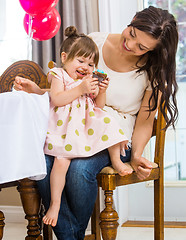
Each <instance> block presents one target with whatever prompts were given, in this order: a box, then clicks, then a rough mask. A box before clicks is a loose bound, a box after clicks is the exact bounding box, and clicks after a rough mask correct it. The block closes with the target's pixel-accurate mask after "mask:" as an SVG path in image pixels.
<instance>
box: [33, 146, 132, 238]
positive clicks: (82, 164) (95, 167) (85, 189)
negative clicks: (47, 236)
mask: <svg viewBox="0 0 186 240" xmlns="http://www.w3.org/2000/svg"><path fill="white" fill-rule="evenodd" d="M130 155H131V150H130V149H129V150H127V151H126V156H125V157H121V158H122V161H123V162H127V161H130ZM46 164H47V176H46V177H45V178H44V179H43V180H40V181H38V182H37V184H38V188H39V192H40V194H41V197H42V201H43V204H44V206H45V209H46V210H47V209H48V208H49V205H50V171H51V169H52V165H53V157H52V156H48V155H46ZM110 164H111V163H110V158H109V154H108V151H107V150H104V151H102V152H100V153H97V154H96V155H94V156H92V157H89V158H86V159H83V158H81V159H73V160H72V161H71V164H70V167H69V169H68V172H67V176H66V185H65V188H64V191H63V194H62V199H61V208H60V212H59V216H58V222H57V225H56V226H55V227H54V228H53V230H54V232H55V235H56V237H57V239H58V240H83V239H84V235H85V230H86V228H87V225H88V222H89V219H90V216H91V215H92V211H93V208H94V203H95V200H96V196H97V190H98V186H97V180H96V176H97V174H98V173H99V172H100V171H101V169H102V168H104V167H105V166H108V165H110Z"/></svg>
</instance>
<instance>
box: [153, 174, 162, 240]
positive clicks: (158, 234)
mask: <svg viewBox="0 0 186 240" xmlns="http://www.w3.org/2000/svg"><path fill="white" fill-rule="evenodd" d="M154 240H164V184H163V177H161V178H159V179H158V180H155V181H154Z"/></svg>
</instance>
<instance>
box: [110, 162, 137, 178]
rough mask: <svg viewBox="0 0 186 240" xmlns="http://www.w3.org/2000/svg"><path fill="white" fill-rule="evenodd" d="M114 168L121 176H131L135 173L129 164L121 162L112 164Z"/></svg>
mask: <svg viewBox="0 0 186 240" xmlns="http://www.w3.org/2000/svg"><path fill="white" fill-rule="evenodd" d="M112 166H113V168H114V169H115V170H116V171H117V172H118V173H119V175H120V176H125V175H128V174H131V173H132V172H133V171H134V170H133V168H132V167H131V165H130V164H129V163H123V162H122V161H121V160H119V161H117V162H115V163H112Z"/></svg>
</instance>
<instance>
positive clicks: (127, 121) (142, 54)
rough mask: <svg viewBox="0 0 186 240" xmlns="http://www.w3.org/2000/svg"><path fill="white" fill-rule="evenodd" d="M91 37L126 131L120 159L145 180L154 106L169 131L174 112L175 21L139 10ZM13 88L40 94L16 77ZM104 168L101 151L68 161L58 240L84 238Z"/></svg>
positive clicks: (45, 183)
mask: <svg viewBox="0 0 186 240" xmlns="http://www.w3.org/2000/svg"><path fill="white" fill-rule="evenodd" d="M90 36H91V37H92V38H93V40H94V41H95V42H96V44H97V45H98V48H99V53H100V60H99V64H98V67H99V68H100V69H102V70H103V71H104V72H106V73H107V74H108V76H109V78H110V84H109V87H108V90H107V102H106V103H107V107H106V108H105V109H106V110H107V111H108V112H110V114H112V115H113V116H115V117H116V119H117V120H118V121H119V122H120V124H121V125H122V127H123V128H124V129H126V134H127V136H128V138H129V139H131V142H132V150H131V148H130V146H129V149H128V151H127V154H126V157H125V158H124V159H122V160H123V161H131V165H132V167H133V168H134V170H135V171H136V173H137V176H138V177H139V179H145V178H147V177H148V176H149V175H150V172H151V168H152V166H151V163H150V162H149V161H148V160H147V159H145V158H143V157H142V153H143V150H144V147H145V145H146V143H147V142H148V141H149V139H150V136H151V133H152V126H153V120H154V116H155V114H156V110H157V108H158V106H159V105H160V108H161V111H162V113H163V115H164V117H165V120H166V123H167V125H166V127H168V126H170V125H172V126H173V127H174V123H175V121H176V118H177V114H178V110H177V105H176V99H175V94H176V91H177V84H176V79H175V55H176V49H177V42H178V33H177V26H176V21H175V19H174V17H173V16H172V15H171V14H169V13H168V11H166V10H162V9H158V8H155V7H149V8H147V9H144V10H143V11H141V12H138V13H137V14H136V15H135V16H134V18H133V20H132V22H131V23H130V24H129V25H128V27H127V28H126V29H125V30H124V31H123V32H122V33H121V34H105V33H92V34H90ZM15 88H16V89H17V90H18V89H20V90H25V91H28V92H37V93H39V94H42V93H43V92H44V90H41V89H39V88H38V87H36V85H35V84H33V83H32V82H30V81H28V80H24V79H21V78H17V79H16V81H15ZM163 103H164V104H163ZM165 108H167V112H168V114H166V111H165ZM137 113H138V115H137ZM136 115H137V118H136ZM134 124H135V127H134ZM133 127H134V129H133ZM46 162H47V169H48V175H47V177H46V178H45V179H44V180H41V181H39V182H38V186H39V190H40V193H41V196H42V198H43V202H44V205H45V207H46V209H48V207H49V202H50V183H49V178H50V177H49V175H50V174H49V173H50V171H51V168H52V162H53V161H52V158H51V157H49V156H46ZM109 164H110V160H109V155H108V152H107V151H106V150H105V151H103V152H101V153H98V154H96V155H94V156H93V157H90V158H88V159H86V161H84V160H83V159H75V160H73V161H72V162H71V164H70V167H69V170H68V173H67V178H66V186H65V189H64V191H63V196H62V206H61V209H60V213H59V218H58V223H57V225H56V227H55V228H54V231H55V234H56V236H57V238H58V239H60V240H63V239H65V240H68V239H69V240H72V239H83V238H84V233H85V230H86V227H87V224H88V221H89V218H90V216H91V213H92V210H93V206H94V202H95V200H96V195H97V181H96V175H97V174H98V173H99V172H100V170H101V169H102V168H103V167H105V166H107V165H109Z"/></svg>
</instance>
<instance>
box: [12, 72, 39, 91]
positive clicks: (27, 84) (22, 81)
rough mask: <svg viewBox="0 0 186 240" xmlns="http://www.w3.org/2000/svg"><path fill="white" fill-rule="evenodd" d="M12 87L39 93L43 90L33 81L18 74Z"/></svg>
mask: <svg viewBox="0 0 186 240" xmlns="http://www.w3.org/2000/svg"><path fill="white" fill-rule="evenodd" d="M14 89H15V90H17V91H25V92H28V93H36V94H40V95H41V94H43V93H44V91H42V89H41V88H40V87H39V86H38V85H37V84H36V83H35V82H33V81H31V80H29V79H26V78H22V77H19V76H16V77H15V81H14Z"/></svg>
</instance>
